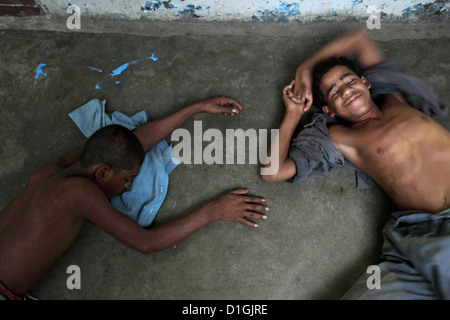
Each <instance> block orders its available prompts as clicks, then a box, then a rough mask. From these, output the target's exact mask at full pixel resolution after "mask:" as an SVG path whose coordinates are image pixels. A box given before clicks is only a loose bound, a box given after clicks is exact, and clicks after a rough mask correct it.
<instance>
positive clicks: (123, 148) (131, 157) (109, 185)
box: [79, 125, 145, 197]
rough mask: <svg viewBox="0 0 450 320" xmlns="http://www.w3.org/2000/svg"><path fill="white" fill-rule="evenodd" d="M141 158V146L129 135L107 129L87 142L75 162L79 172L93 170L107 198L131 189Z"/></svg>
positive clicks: (114, 128)
mask: <svg viewBox="0 0 450 320" xmlns="http://www.w3.org/2000/svg"><path fill="white" fill-rule="evenodd" d="M144 156H145V153H144V149H143V147H142V144H141V142H140V141H139V139H138V138H137V137H136V135H135V134H134V133H133V132H131V131H130V130H128V129H127V128H125V127H122V126H119V125H109V126H106V127H103V128H101V129H99V130H97V131H96V132H95V133H94V134H93V135H92V136H91V137H90V138H89V139H88V141H87V142H86V143H85V145H84V147H83V149H82V150H81V153H80V158H79V161H80V163H81V166H82V167H83V168H91V167H94V168H95V181H96V183H97V185H98V186H99V187H100V188H101V189H102V190H103V191H104V192H105V194H106V195H107V196H108V197H111V196H113V195H116V194H119V193H122V192H124V191H125V189H126V188H127V187H129V186H130V185H131V182H132V180H133V178H134V177H135V176H136V175H137V173H138V172H139V169H140V167H141V165H142V162H143V161H144Z"/></svg>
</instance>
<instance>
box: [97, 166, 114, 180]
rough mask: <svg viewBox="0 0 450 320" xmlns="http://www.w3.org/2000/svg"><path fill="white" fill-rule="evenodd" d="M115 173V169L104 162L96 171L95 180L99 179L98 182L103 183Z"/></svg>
mask: <svg viewBox="0 0 450 320" xmlns="http://www.w3.org/2000/svg"><path fill="white" fill-rule="evenodd" d="M113 175H114V171H113V169H112V168H111V166H109V165H107V164H102V165H100V166H99V167H98V168H97V170H96V171H95V181H97V183H98V184H103V183H105V182H106V181H108V180H109V179H110V178H111V177H112V176H113Z"/></svg>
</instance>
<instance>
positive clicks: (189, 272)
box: [0, 18, 450, 300]
mask: <svg viewBox="0 0 450 320" xmlns="http://www.w3.org/2000/svg"><path fill="white" fill-rule="evenodd" d="M22 19H25V18H22ZM64 23H65V22H61V25H58V24H56V23H55V22H52V21H49V20H48V19H44V20H41V21H38V22H36V21H31V22H30V23H26V22H24V21H23V20H22V21H20V19H7V20H4V19H3V20H1V21H0V44H1V45H0V99H1V111H0V114H1V116H0V130H1V131H0V141H1V148H0V152H1V156H0V190H2V191H3V192H1V194H0V208H3V207H5V206H6V204H7V203H8V202H9V201H10V200H11V199H12V198H13V197H14V196H16V195H17V194H18V193H19V192H20V190H21V188H22V185H23V184H24V183H25V181H26V179H27V177H28V176H29V175H30V174H31V173H32V172H33V171H34V170H35V169H37V168H38V167H39V166H41V165H42V164H44V163H46V162H47V161H49V160H52V159H53V158H55V157H57V156H58V155H60V154H62V153H64V152H67V151H70V150H72V149H75V148H78V147H80V146H82V145H83V143H84V141H85V138H84V137H83V135H82V134H81V133H80V131H79V130H78V128H77V127H76V126H75V124H74V123H73V122H72V121H71V120H70V118H69V117H68V116H67V115H68V113H69V112H71V111H72V110H74V109H75V108H77V107H79V106H81V105H83V104H84V103H86V102H87V101H89V100H91V99H93V98H100V99H105V100H107V104H106V106H107V111H110V112H112V111H116V110H117V111H121V112H123V113H125V114H128V115H132V114H134V113H135V112H137V111H140V110H143V109H144V110H146V111H147V113H148V115H149V116H150V118H158V117H161V116H163V115H166V114H169V113H171V112H174V111H176V110H178V109H180V108H182V107H183V106H186V105H187V104H189V103H191V102H194V101H197V100H202V99H205V98H209V97H212V96H215V95H228V96H231V97H234V98H236V99H237V100H239V101H240V103H241V104H242V105H243V106H244V110H243V111H242V112H241V113H240V114H239V115H238V116H237V117H223V116H220V115H206V114H202V115H197V116H195V117H194V118H193V119H191V120H190V121H188V122H187V123H186V124H185V125H184V126H183V127H184V128H187V129H189V130H193V121H194V120H202V121H203V123H202V124H203V130H206V129H207V128H217V129H219V130H221V131H222V132H223V133H225V129H226V128H230V129H237V128H243V129H244V130H246V129H248V128H254V129H256V130H258V129H271V128H278V126H279V124H280V122H281V119H282V116H283V112H284V106H283V104H282V100H281V90H282V88H283V87H284V85H285V84H287V83H289V82H290V81H291V79H292V78H293V76H294V72H295V68H296V66H297V65H298V64H299V63H300V62H301V61H303V60H304V59H306V58H308V57H309V56H310V55H312V54H313V53H314V52H315V51H316V50H317V49H319V48H320V47H321V46H322V45H323V44H324V43H326V42H328V41H329V40H330V39H331V38H332V37H334V36H335V35H337V34H340V33H341V32H344V31H348V30H352V29H353V28H355V27H357V26H358V24H339V25H338V24H310V25H298V24H283V23H281V24H276V23H274V24H270V23H267V24H264V23H249V24H245V23H234V24H233V23H203V24H202V23H195V22H145V21H137V22H121V21H107V22H98V21H89V22H83V25H82V28H83V26H84V30H82V31H85V32H67V31H68V30H64V26H65V25H64ZM61 26H62V27H61ZM361 26H364V25H363V24H361ZM19 28H20V30H19ZM63 31H64V32H63ZM449 31H450V28H449V25H448V24H434V25H431V24H399V25H393V24H386V25H382V29H381V30H374V31H373V35H374V38H375V39H376V40H377V41H378V43H379V45H380V46H381V48H382V49H383V52H384V54H385V55H386V56H387V57H388V58H389V59H392V60H399V61H401V62H403V64H404V68H405V70H407V71H408V72H409V73H410V74H412V75H414V76H417V77H420V78H422V79H424V80H425V81H427V82H428V83H429V84H430V85H431V86H432V87H433V88H434V89H435V91H436V92H437V94H438V95H439V96H440V98H441V100H442V102H443V103H446V104H448V103H449V102H450V92H449V91H448V81H449V71H450V61H449V57H448V52H449V51H450V43H449V37H450V32H449ZM153 52H156V55H157V56H158V58H159V59H158V60H157V61H156V62H154V61H151V60H146V61H143V62H140V63H138V64H135V65H132V66H130V67H129V68H128V69H127V70H125V71H124V72H123V73H122V74H121V75H120V76H118V77H117V78H116V79H114V80H115V81H119V80H120V83H119V84H115V83H114V81H111V78H108V76H107V75H105V74H104V73H103V74H102V73H98V72H95V71H92V70H91V69H89V68H88V67H89V66H92V67H96V68H99V69H102V70H105V71H106V72H110V71H112V70H113V69H115V68H116V67H118V66H119V65H122V64H123V63H126V62H130V61H132V60H136V59H140V58H144V57H148V56H150V55H151V54H152V53H153ZM113 60H114V61H113ZM40 63H46V65H47V66H46V67H45V68H44V69H43V70H44V72H46V73H47V76H46V77H41V78H40V79H38V80H35V79H34V75H35V71H36V67H37V66H38V65H39V64H40ZM102 80H103V82H102V89H101V90H98V89H95V85H96V84H97V83H99V82H100V81H102ZM440 122H441V123H442V124H443V125H444V126H445V127H446V128H447V129H449V128H450V120H449V119H448V118H446V119H443V120H440ZM168 140H169V141H170V138H169V139H168ZM237 187H248V188H250V191H251V193H252V194H257V195H262V196H265V197H266V198H267V199H268V205H269V206H270V211H269V218H268V220H267V221H265V222H262V223H261V224H260V227H259V228H257V229H252V228H248V227H245V226H243V225H240V224H238V223H226V222H214V223H212V224H210V225H208V226H207V227H205V228H203V229H202V230H200V231H198V232H197V233H195V234H193V235H192V236H190V237H189V238H187V239H186V240H184V241H182V242H180V243H178V244H176V245H175V246H172V247H169V248H168V249H166V250H164V251H161V252H158V253H155V254H153V255H149V256H145V255H142V254H140V253H138V252H136V251H134V250H132V249H130V248H128V247H126V246H125V245H123V244H122V243H120V242H119V241H118V240H116V239H114V238H113V237H111V236H110V235H108V234H106V233H105V232H103V231H102V230H100V229H98V228H97V227H96V226H95V225H93V224H91V223H90V222H88V223H86V224H85V226H84V227H83V229H82V231H81V233H80V235H79V237H78V239H77V240H76V241H75V243H74V244H73V245H72V247H71V248H70V249H69V250H68V251H67V252H66V253H65V254H64V255H63V256H62V257H61V258H60V259H59V260H58V261H57V262H56V264H55V265H54V266H53V267H52V268H51V269H50V270H49V272H48V273H47V274H46V275H45V276H44V277H43V278H42V279H41V281H39V282H38V283H37V285H36V287H35V288H34V289H33V290H32V292H31V293H32V294H34V295H35V296H37V297H38V298H40V299H133V300H134V299H261V300H263V299H286V300H290V299H339V298H340V297H341V296H342V295H343V294H344V293H345V292H346V291H347V290H348V289H349V288H350V286H351V285H352V284H353V282H354V281H355V280H356V279H357V278H358V277H359V276H360V275H361V274H362V273H363V272H365V271H366V268H367V266H368V265H370V264H375V263H377V262H378V261H379V253H380V246H381V228H382V226H383V225H384V223H385V222H386V221H387V219H388V218H389V214H390V212H392V211H394V206H393V205H392V203H391V201H390V200H389V199H388V198H387V196H386V195H385V193H384V192H383V191H382V190H380V189H378V188H375V189H370V190H360V189H356V188H355V176H354V173H353V172H352V171H350V170H347V169H344V168H337V169H336V170H335V171H334V172H333V173H332V174H331V175H330V176H328V177H326V178H320V179H310V180H308V181H305V182H302V183H300V184H295V185H293V184H288V183H278V184H267V183H265V182H263V181H262V180H261V179H260V177H259V165H249V164H248V165H226V164H224V165H206V164H202V165H194V164H192V165H180V166H179V167H178V168H176V169H175V170H174V172H173V173H172V174H171V175H170V187H169V192H168V195H167V198H166V200H165V202H164V204H163V206H162V207H161V209H160V212H159V213H158V216H157V218H156V220H155V222H154V224H155V225H157V224H162V223H164V222H166V221H170V220H172V219H175V218H177V217H181V216H183V215H186V214H188V213H189V212H192V211H193V210H195V209H197V208H199V207H201V206H202V205H203V204H205V203H207V202H208V201H210V200H212V199H214V198H215V197H216V196H218V195H220V194H222V193H224V192H226V191H228V190H231V189H234V188H237ZM70 265H78V266H79V267H80V269H81V289H80V290H69V289H68V288H67V286H66V280H67V278H68V276H69V274H67V273H66V269H67V267H68V266H70ZM29 267H30V268H32V266H29Z"/></svg>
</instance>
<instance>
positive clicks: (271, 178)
mask: <svg viewBox="0 0 450 320" xmlns="http://www.w3.org/2000/svg"><path fill="white" fill-rule="evenodd" d="M261 179H262V180H263V181H264V182H279V181H283V179H282V177H280V175H279V174H277V173H275V174H261Z"/></svg>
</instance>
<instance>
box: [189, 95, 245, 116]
mask: <svg viewBox="0 0 450 320" xmlns="http://www.w3.org/2000/svg"><path fill="white" fill-rule="evenodd" d="M194 105H195V106H196V107H197V108H199V111H200V112H207V113H211V114H216V113H223V114H224V115H228V114H231V115H232V116H234V115H235V114H238V113H239V111H240V110H242V106H241V105H240V104H239V102H237V101H236V100H235V99H233V98H228V97H215V98H212V99H208V100H203V101H199V102H197V103H195V104H194Z"/></svg>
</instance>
